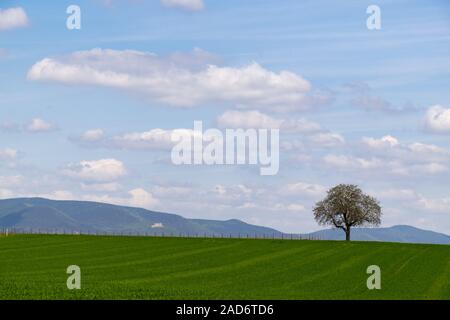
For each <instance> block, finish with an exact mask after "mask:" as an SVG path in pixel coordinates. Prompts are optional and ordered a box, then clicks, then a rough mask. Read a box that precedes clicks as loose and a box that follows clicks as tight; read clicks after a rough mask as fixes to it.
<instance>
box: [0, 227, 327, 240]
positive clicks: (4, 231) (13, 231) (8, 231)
mask: <svg viewBox="0 0 450 320" xmlns="http://www.w3.org/2000/svg"><path fill="white" fill-rule="evenodd" d="M19 234H42V235H91V236H124V237H125V236H127V237H131V236H135V237H167V238H222V239H225V238H230V239H273V240H275V239H276V240H324V239H322V238H321V237H317V236H313V235H308V234H306V235H305V234H296V233H217V232H216V233H207V232H204V233H196V232H192V233H189V232H184V233H183V232H162V231H161V232H158V231H132V230H123V231H117V230H115V231H100V230H92V229H87V230H81V229H78V230H75V229H60V228H57V229H45V228H0V236H3V237H5V236H12V235H19Z"/></svg>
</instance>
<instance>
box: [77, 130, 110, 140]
mask: <svg viewBox="0 0 450 320" xmlns="http://www.w3.org/2000/svg"><path fill="white" fill-rule="evenodd" d="M103 135H104V132H103V130H102V129H90V130H87V131H85V132H84V133H83V134H82V135H81V137H80V139H81V140H82V141H98V140H101V139H102V138H103Z"/></svg>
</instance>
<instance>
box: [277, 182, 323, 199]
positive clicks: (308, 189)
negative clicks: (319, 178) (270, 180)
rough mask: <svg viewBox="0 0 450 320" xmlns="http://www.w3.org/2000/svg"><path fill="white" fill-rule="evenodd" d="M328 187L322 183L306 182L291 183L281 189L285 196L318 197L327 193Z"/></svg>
mask: <svg viewBox="0 0 450 320" xmlns="http://www.w3.org/2000/svg"><path fill="white" fill-rule="evenodd" d="M326 191H327V189H326V187H324V186H322V185H320V184H312V183H306V182H295V183H289V184H287V185H285V186H283V187H282V188H281V190H280V194H281V195H284V196H296V197H300V196H306V197H312V198H318V197H321V196H323V195H325V193H326Z"/></svg>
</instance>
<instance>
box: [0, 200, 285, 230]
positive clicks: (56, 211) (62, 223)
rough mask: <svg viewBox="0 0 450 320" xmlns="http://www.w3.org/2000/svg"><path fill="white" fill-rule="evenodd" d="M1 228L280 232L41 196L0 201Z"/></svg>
mask: <svg viewBox="0 0 450 320" xmlns="http://www.w3.org/2000/svg"><path fill="white" fill-rule="evenodd" d="M0 228H16V229H33V230H38V229H40V230H41V231H54V230H58V231H64V230H66V231H68V232H73V231H81V232H119V233H120V232H124V233H128V232H139V233H143V232H148V233H151V234H152V233H158V234H161V233H165V234H166V235H168V234H179V233H183V234H188V233H189V234H191V235H192V234H198V235H204V234H208V235H212V234H215V235H221V234H224V235H230V234H231V235H233V236H237V235H238V234H241V235H242V234H249V235H253V236H254V235H255V234H256V235H258V236H262V235H263V234H265V235H272V234H275V235H281V233H280V232H279V231H277V230H274V229H271V228H265V227H259V226H255V225H250V224H247V223H245V222H242V221H239V220H227V221H215V220H201V219H186V218H183V217H181V216H179V215H175V214H169V213H162V212H155V211H149V210H145V209H141V208H133V207H124V206H117V205H111V204H105V203H98V202H88V201H57V200H48V199H42V198H17V199H6V200H0Z"/></svg>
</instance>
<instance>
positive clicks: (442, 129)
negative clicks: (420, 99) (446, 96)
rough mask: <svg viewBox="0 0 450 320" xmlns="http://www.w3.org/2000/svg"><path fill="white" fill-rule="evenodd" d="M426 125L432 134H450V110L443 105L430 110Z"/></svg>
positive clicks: (427, 113)
mask: <svg viewBox="0 0 450 320" xmlns="http://www.w3.org/2000/svg"><path fill="white" fill-rule="evenodd" d="M425 125H426V127H427V129H428V130H430V131H431V132H435V133H450V108H446V107H444V106H441V105H435V106H432V107H430V108H428V110H427V112H426V114H425Z"/></svg>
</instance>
